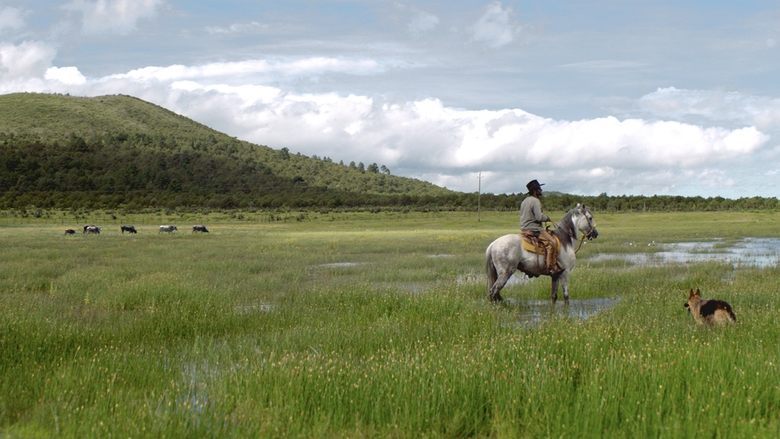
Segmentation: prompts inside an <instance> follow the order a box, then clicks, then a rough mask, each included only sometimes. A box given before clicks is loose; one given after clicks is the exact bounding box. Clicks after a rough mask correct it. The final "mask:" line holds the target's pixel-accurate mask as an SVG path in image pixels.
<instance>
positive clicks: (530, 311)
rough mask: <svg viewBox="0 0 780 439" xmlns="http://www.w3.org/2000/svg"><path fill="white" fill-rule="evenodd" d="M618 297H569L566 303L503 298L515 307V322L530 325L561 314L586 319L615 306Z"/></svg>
mask: <svg viewBox="0 0 780 439" xmlns="http://www.w3.org/2000/svg"><path fill="white" fill-rule="evenodd" d="M619 300H620V299H619V298H618V297H597V298H593V299H570V300H569V303H568V304H566V303H564V302H563V300H559V301H558V303H555V304H553V303H552V302H551V301H549V300H518V299H511V298H507V299H505V302H506V303H507V305H508V306H510V307H513V308H517V323H518V324H520V326H525V327H532V326H536V325H538V324H540V323H541V322H543V321H545V320H547V319H550V318H551V317H556V316H561V317H569V318H572V319H578V320H587V319H589V318H591V317H593V316H594V315H596V314H598V313H600V312H602V311H605V310H608V309H610V308H612V307H613V306H615V305H616V304H617V303H618V301H619Z"/></svg>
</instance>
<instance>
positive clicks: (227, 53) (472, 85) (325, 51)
mask: <svg viewBox="0 0 780 439" xmlns="http://www.w3.org/2000/svg"><path fill="white" fill-rule="evenodd" d="M23 91H24V92H47V93H69V94H71V95H77V96H99V95H107V94H127V95H133V96H137V97H139V98H141V99H144V100H147V101H150V102H153V103H155V104H158V105H161V106H164V107H166V108H168V109H170V110H172V111H175V112H177V113H179V114H182V115H184V116H187V117H189V118H192V119H194V120H196V121H198V122H200V123H203V124H205V125H208V126H210V127H212V128H214V129H217V130H219V131H222V132H224V133H227V134H229V135H231V136H234V137H237V138H240V139H243V140H247V141H250V142H253V143H256V144H261V145H267V146H270V147H272V148H277V149H280V148H289V150H290V151H293V152H299V153H302V154H305V155H309V156H312V155H316V156H318V157H329V158H331V159H332V160H333V161H336V162H338V161H344V162H345V163H349V162H351V161H355V162H356V163H357V162H363V163H365V164H366V165H368V164H370V163H377V164H379V165H385V166H387V167H388V168H389V169H390V170H391V172H392V173H393V174H394V175H402V176H407V177H413V178H418V179H422V180H426V181H430V182H432V183H434V184H437V185H440V186H445V187H447V188H450V189H453V190H457V191H464V192H476V191H477V190H478V188H479V187H481V190H482V192H491V193H521V192H525V191H526V188H525V184H526V183H527V182H528V181H529V180H531V179H538V180H539V181H541V182H542V183H545V184H546V185H545V189H546V190H547V191H559V192H566V193H571V194H579V195H598V194H602V193H607V194H609V195H683V196H704V197H714V196H722V197H726V198H740V197H751V196H766V197H777V196H778V195H779V194H780V2H778V1H777V0H772V1H759V0H743V1H739V2H735V1H726V0H701V1H686V0H654V1H646V0H642V1H635V0H591V1H585V0H533V1H532V0H525V1H516V0H498V1H496V0H471V1H466V0H424V1H407V0H395V1H394V0H388V1H379V0H318V1H315V0H284V1H280V0H257V1H249V0H222V1H190V0H23V1H22V0H18V1H16V0H0V94H5V93H12V92H23Z"/></svg>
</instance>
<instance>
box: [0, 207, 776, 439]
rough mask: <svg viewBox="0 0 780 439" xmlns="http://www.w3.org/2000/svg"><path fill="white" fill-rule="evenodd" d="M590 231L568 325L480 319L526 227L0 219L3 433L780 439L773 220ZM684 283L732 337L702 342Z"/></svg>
mask: <svg viewBox="0 0 780 439" xmlns="http://www.w3.org/2000/svg"><path fill="white" fill-rule="evenodd" d="M594 214H595V215H596V220H597V224H598V228H599V232H600V236H599V238H598V239H597V240H596V241H593V242H590V243H587V244H586V245H585V246H584V247H583V248H582V250H580V253H579V254H578V266H577V269H576V270H575V272H574V274H573V277H572V281H571V295H572V303H571V304H570V305H569V307H568V308H567V307H566V306H565V305H563V304H562V303H558V304H557V305H556V306H554V307H553V306H551V305H549V304H548V303H547V300H548V297H549V292H548V288H549V279H547V278H539V279H532V280H528V279H522V277H518V280H517V281H515V282H513V283H512V284H511V285H509V286H508V287H507V288H506V289H505V290H504V292H503V294H504V296H505V297H507V298H508V299H509V300H508V301H507V302H508V304H505V305H493V304H490V303H489V302H488V300H487V297H486V286H485V276H484V250H485V247H486V246H487V245H488V244H489V243H490V242H491V241H492V240H493V239H494V238H496V237H498V236H499V235H502V234H504V233H509V232H512V231H513V230H515V228H516V224H517V216H516V213H485V212H483V213H482V215H481V218H480V219H481V220H480V221H479V222H477V218H476V214H473V213H446V212H443V213H407V214H404V213H378V214H370V213H353V214H307V215H306V216H305V217H304V218H301V217H300V216H299V217H297V218H291V219H290V221H275V222H267V221H261V219H262V218H260V217H257V218H253V217H252V216H251V214H247V216H242V218H241V219H240V220H237V219H234V218H233V219H231V218H222V217H212V218H208V217H207V218H193V219H192V223H193V224H195V223H206V224H207V225H208V226H209V230H210V231H211V233H209V234H192V233H190V232H189V231H188V228H186V227H183V226H182V225H180V226H179V230H180V231H179V233H177V234H173V235H161V234H159V233H157V225H159V224H163V223H171V222H175V221H176V220H177V218H158V217H148V218H145V217H141V216H139V217H136V218H132V221H133V222H134V223H135V225H136V227H137V228H138V229H139V233H138V235H132V236H130V235H121V234H120V233H119V223H120V222H119V221H120V220H116V221H114V222H116V224H115V225H114V224H105V223H104V224H101V225H103V226H104V231H103V233H101V235H99V236H82V235H80V234H79V235H77V236H64V235H63V234H62V233H63V231H64V228H66V226H64V225H63V221H60V220H57V221H50V222H47V221H46V220H45V219H29V218H20V219H18V220H17V221H16V222H14V221H13V219H9V218H4V219H3V221H2V225H0V245H2V250H0V435H7V436H9V437H52V436H62V437H88V436H90V437H106V436H109V435H112V436H132V437H138V436H154V437H160V436H166V437H188V438H190V437H323V436H324V437H365V436H369V437H419V436H429V437H453V436H455V437H461V436H482V437H484V436H494V437H561V436H564V437H582V436H607V437H632V438H633V437H657V436H664V437H777V436H778V433H780V379H778V377H780V364H778V363H780V325H778V323H777V322H778V315H779V312H780V286H779V284H778V282H777V279H778V274H780V269H778V263H777V259H776V258H777V255H778V252H779V251H778V248H777V247H772V245H776V244H777V243H778V242H780V213H776V212H741V213H673V214H657V213H656V214H638V213H636V214H599V213H598V212H594ZM551 216H553V218H560V217H561V216H562V214H561V213H554V214H553V215H551ZM87 220H88V219H87ZM122 220H124V219H122ZM178 220H179V222H180V224H181V221H182V220H181V218H178ZM188 220H189V219H188ZM88 222H94V221H88ZM79 225H80V223H79V224H76V227H78V226H79ZM67 227H72V226H67ZM746 237H751V238H761V241H760V242H762V243H763V244H762V245H764V247H761V249H760V250H757V251H756V253H755V254H753V255H752V256H751V254H750V253H749V252H748V254H747V256H744V257H740V258H737V257H731V256H729V255H730V254H731V253H730V252H729V249H730V248H734V247H735V246H737V247H738V246H746V245H747V246H750V244H745V242H749V241H750V240H747V241H745V240H744V238H746ZM681 243H682V244H681ZM702 243H704V244H702ZM767 248H768V250H767ZM664 252H673V253H674V252H676V253H677V256H675V257H671V258H669V257H667V256H664V255H663V254H664ZM681 252H682V253H685V254H687V255H689V257H685V256H679V253H681ZM743 253H744V252H743ZM703 254H704V255H706V254H718V255H720V256H717V257H714V258H713V257H699V256H696V255H703ZM637 255H644V256H637ZM773 258H775V259H773ZM751 261H752V262H751ZM696 287H698V288H700V289H701V290H702V293H703V295H704V297H705V298H718V299H722V300H727V301H728V302H730V303H731V304H732V306H733V307H734V310H735V312H736V314H737V318H738V324H737V325H734V326H732V327H724V328H711V329H708V328H704V327H698V326H696V325H695V324H694V322H693V319H692V318H691V317H690V316H689V315H688V314H687V311H686V310H685V309H684V308H683V306H682V305H683V303H684V301H685V300H686V299H687V292H688V289H689V288H696Z"/></svg>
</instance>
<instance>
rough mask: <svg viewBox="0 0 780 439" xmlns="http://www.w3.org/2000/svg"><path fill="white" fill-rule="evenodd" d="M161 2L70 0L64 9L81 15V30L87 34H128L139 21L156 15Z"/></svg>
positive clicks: (141, 0)
mask: <svg viewBox="0 0 780 439" xmlns="http://www.w3.org/2000/svg"><path fill="white" fill-rule="evenodd" d="M162 4H163V0H71V2H69V3H67V4H66V5H65V9H69V10H72V11H76V12H80V13H81V14H82V29H83V31H84V32H85V33H88V34H103V33H116V34H128V33H130V32H132V31H134V30H135V28H136V25H137V23H138V21H139V20H141V19H144V18H151V17H154V16H155V15H156V14H157V11H158V9H159V8H160V6H161V5H162Z"/></svg>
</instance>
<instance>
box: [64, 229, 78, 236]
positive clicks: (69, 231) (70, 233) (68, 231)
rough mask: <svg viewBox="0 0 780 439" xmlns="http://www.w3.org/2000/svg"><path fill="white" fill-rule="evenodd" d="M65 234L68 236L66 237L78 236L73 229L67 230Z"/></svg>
mask: <svg viewBox="0 0 780 439" xmlns="http://www.w3.org/2000/svg"><path fill="white" fill-rule="evenodd" d="M65 234H66V235H75V234H76V231H75V230H73V229H66V230H65Z"/></svg>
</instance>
